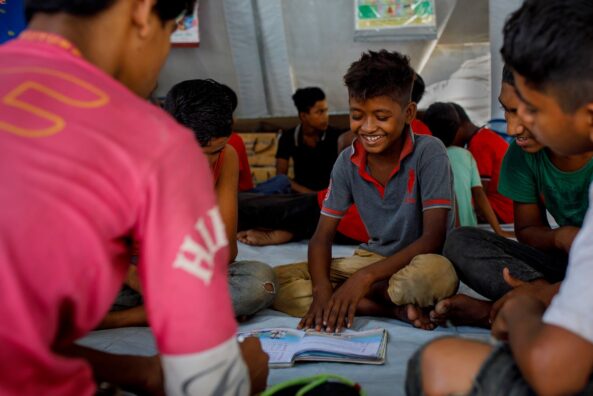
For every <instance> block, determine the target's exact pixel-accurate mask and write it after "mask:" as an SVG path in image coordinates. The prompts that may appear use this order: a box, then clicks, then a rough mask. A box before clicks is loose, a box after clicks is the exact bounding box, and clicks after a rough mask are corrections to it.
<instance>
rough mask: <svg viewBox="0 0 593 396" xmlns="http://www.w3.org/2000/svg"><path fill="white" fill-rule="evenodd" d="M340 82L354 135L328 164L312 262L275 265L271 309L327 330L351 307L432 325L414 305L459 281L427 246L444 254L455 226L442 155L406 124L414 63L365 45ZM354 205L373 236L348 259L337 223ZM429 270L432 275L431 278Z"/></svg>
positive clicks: (339, 324) (342, 321) (344, 320)
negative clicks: (336, 250) (340, 250)
mask: <svg viewBox="0 0 593 396" xmlns="http://www.w3.org/2000/svg"><path fill="white" fill-rule="evenodd" d="M344 81H345V83H346V86H347V87H348V92H349V98H350V99H349V100H350V128H351V130H352V131H353V132H354V133H355V135H356V136H357V139H356V140H355V141H354V143H353V144H352V146H351V147H350V148H348V149H346V150H344V151H343V152H342V153H341V154H340V156H339V158H338V160H337V161H336V164H335V165H334V169H333V171H332V176H331V180H330V188H329V190H328V193H327V195H326V197H325V200H324V202H323V205H322V209H321V214H322V215H321V217H320V220H319V223H318V226H317V230H316V232H315V234H314V235H313V238H312V239H311V241H310V243H309V263H308V268H306V267H305V266H304V265H303V266H300V267H299V266H298V265H288V266H283V267H279V268H277V272H276V273H277V276H278V280H279V283H280V290H279V292H278V296H277V299H276V304H275V307H276V308H277V309H279V310H282V311H284V312H288V313H290V314H292V315H294V316H302V317H303V318H302V320H301V322H300V324H299V327H315V328H317V329H321V328H324V329H325V330H326V331H334V330H337V331H339V330H341V329H342V328H343V327H345V326H347V327H351V326H352V324H353V319H354V315H355V313H357V314H362V315H377V316H388V317H396V318H399V319H402V320H406V321H410V322H412V323H414V325H416V326H418V327H422V328H426V329H431V328H432V327H433V326H432V324H431V323H430V322H429V321H428V320H427V317H426V316H425V315H424V313H423V312H422V310H420V309H419V308H418V307H419V306H422V307H424V306H430V305H432V304H434V303H435V302H436V301H438V300H439V299H441V298H444V297H447V296H448V295H451V294H452V293H454V292H455V290H456V288H457V278H456V276H455V274H454V271H452V266H451V264H450V263H449V262H448V261H447V260H445V259H444V258H442V257H440V256H437V255H428V254H427V253H438V252H440V250H441V248H442V245H443V243H444V240H445V236H446V234H447V232H448V230H450V229H451V228H452V227H453V224H454V218H455V216H454V213H453V210H452V208H453V207H454V206H453V205H454V201H453V186H452V176H451V168H450V166H449V161H448V158H447V153H446V151H445V148H444V146H443V145H442V144H441V143H440V142H439V141H438V140H437V139H435V138H433V137H431V136H416V135H414V134H413V133H412V132H411V130H410V127H409V123H410V121H411V120H412V119H413V118H414V116H415V112H416V104H415V103H414V102H412V101H411V97H410V92H411V89H412V84H413V81H414V71H413V70H412V68H411V67H410V65H409V60H408V58H407V57H406V56H403V55H401V54H399V53H397V52H388V51H386V50H382V51H379V52H373V51H369V52H368V53H365V54H363V55H362V57H361V58H360V60H358V61H356V62H354V63H353V64H352V65H351V66H350V68H349V69H348V72H347V73H346V75H345V76H344ZM352 203H355V204H356V205H357V207H358V209H359V212H360V215H361V218H362V220H363V222H364V224H365V226H366V228H367V231H368V233H369V237H370V238H369V241H368V243H365V244H362V245H361V246H360V248H359V249H358V250H357V251H356V252H355V255H354V256H353V257H351V258H346V259H335V260H333V261H332V259H331V246H332V242H333V239H334V235H335V232H336V228H337V226H338V223H339V221H340V219H341V218H342V216H343V215H344V213H345V212H346V210H347V209H348V208H349V206H350V205H351V204H352ZM412 261H414V262H413V263H411V262H412ZM428 273H430V274H432V275H433V276H434V279H438V281H437V282H431V281H430V280H429V277H428V276H426V275H427V274H428ZM309 274H310V275H309ZM404 280H406V281H407V283H406V282H403V281H404ZM404 283H406V284H407V285H408V286H406V285H405V284H404Z"/></svg>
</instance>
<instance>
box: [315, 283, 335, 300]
mask: <svg viewBox="0 0 593 396" xmlns="http://www.w3.org/2000/svg"><path fill="white" fill-rule="evenodd" d="M332 290H333V286H332V284H331V282H330V281H329V279H324V280H322V281H317V282H315V283H314V284H313V297H316V296H317V295H319V294H325V293H327V292H328V291H329V292H331V291H332Z"/></svg>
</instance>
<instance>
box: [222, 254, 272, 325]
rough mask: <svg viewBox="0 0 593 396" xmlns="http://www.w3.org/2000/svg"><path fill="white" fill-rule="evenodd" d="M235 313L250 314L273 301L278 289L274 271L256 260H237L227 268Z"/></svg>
mask: <svg viewBox="0 0 593 396" xmlns="http://www.w3.org/2000/svg"><path fill="white" fill-rule="evenodd" d="M229 282H230V285H231V295H232V296H233V305H234V308H235V315H237V316H242V315H252V314H254V313H256V312H258V311H260V310H262V309H264V308H267V307H269V306H270V305H272V303H273V302H274V298H275V297H276V293H277V290H278V286H277V282H276V277H275V274H274V271H273V270H272V268H271V267H270V266H268V265H267V264H264V263H261V262H258V261H239V262H235V263H232V264H231V266H230V269H229Z"/></svg>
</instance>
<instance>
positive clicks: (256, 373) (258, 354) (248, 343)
mask: <svg viewBox="0 0 593 396" xmlns="http://www.w3.org/2000/svg"><path fill="white" fill-rule="evenodd" d="M239 347H240V348H241V355H243V360H244V361H245V364H246V365H247V369H248V370H249V380H250V382H251V394H252V395H254V394H258V393H260V392H263V391H264V390H265V389H266V386H267V384H268V374H269V371H270V369H269V367H268V361H269V360H270V357H269V356H268V354H267V353H265V352H264V350H263V349H262V347H261V343H260V341H259V338H257V337H247V338H245V340H244V341H243V342H241V343H239Z"/></svg>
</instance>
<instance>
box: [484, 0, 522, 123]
mask: <svg viewBox="0 0 593 396" xmlns="http://www.w3.org/2000/svg"><path fill="white" fill-rule="evenodd" d="M522 3H523V0H490V10H489V15H490V43H491V44H490V48H491V51H492V64H491V66H492V69H491V70H492V76H493V78H492V106H491V108H492V118H504V112H503V110H502V108H501V107H500V105H499V104H498V99H497V98H498V93H499V92H500V84H501V78H502V67H503V61H502V57H501V56H500V48H501V47H502V28H503V26H504V23H505V21H506V19H507V17H508V15H509V14H510V13H511V12H513V11H515V10H516V9H518V8H519V7H520V6H521V4H522Z"/></svg>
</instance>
